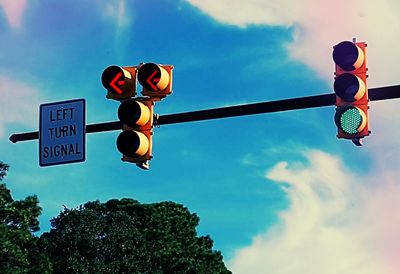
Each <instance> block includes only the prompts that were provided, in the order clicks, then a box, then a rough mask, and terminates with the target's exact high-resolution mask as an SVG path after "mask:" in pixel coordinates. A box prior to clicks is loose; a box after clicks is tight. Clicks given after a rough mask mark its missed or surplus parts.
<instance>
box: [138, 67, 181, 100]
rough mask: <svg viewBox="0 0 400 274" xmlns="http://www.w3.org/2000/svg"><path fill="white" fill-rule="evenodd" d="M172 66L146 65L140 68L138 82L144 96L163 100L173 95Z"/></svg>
mask: <svg viewBox="0 0 400 274" xmlns="http://www.w3.org/2000/svg"><path fill="white" fill-rule="evenodd" d="M173 68H174V67H173V66H172V65H160V64H154V63H145V64H141V65H139V66H138V73H137V74H138V81H139V83H140V84H141V85H142V86H143V90H142V95H143V96H148V97H150V98H153V99H154V100H158V101H159V100H161V99H163V98H164V97H166V96H167V95H169V94H171V93H172V70H173Z"/></svg>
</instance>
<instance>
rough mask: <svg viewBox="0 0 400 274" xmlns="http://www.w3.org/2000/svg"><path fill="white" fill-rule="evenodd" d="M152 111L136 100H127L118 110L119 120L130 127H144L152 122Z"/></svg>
mask: <svg viewBox="0 0 400 274" xmlns="http://www.w3.org/2000/svg"><path fill="white" fill-rule="evenodd" d="M150 115H151V113H150V109H149V108H148V107H147V106H146V105H145V104H143V103H141V102H139V101H135V100H127V101H124V102H122V103H121V105H120V106H119V108H118V118H119V120H120V121H121V122H122V123H123V124H125V125H127V126H130V127H134V126H143V125H145V124H146V123H148V122H149V120H150Z"/></svg>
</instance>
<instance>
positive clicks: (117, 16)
mask: <svg viewBox="0 0 400 274" xmlns="http://www.w3.org/2000/svg"><path fill="white" fill-rule="evenodd" d="M104 11H105V14H106V16H108V17H109V18H110V19H112V20H114V21H115V23H116V27H117V30H123V29H125V28H126V27H127V26H129V24H130V23H131V20H130V17H129V15H128V12H127V8H126V2H125V0H116V1H111V2H109V3H107V4H106V6H105V9H104Z"/></svg>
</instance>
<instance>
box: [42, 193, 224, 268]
mask: <svg viewBox="0 0 400 274" xmlns="http://www.w3.org/2000/svg"><path fill="white" fill-rule="evenodd" d="M198 223H199V218H198V217H197V215H196V214H191V213H190V212H189V211H188V209H187V208H185V207H184V206H182V205H179V204H176V203H173V202H161V203H155V204H140V203H139V202H138V201H136V200H133V199H121V200H116V199H113V200H109V201H108V202H106V203H100V202H99V201H95V202H88V203H86V204H84V205H83V206H80V207H79V208H75V209H67V208H65V209H64V211H62V212H61V213H60V214H59V216H57V217H56V218H54V219H52V220H51V225H52V229H51V230H50V232H48V233H44V234H43V235H42V236H41V244H42V246H43V247H44V250H45V251H46V253H47V254H48V255H49V257H50V259H51V261H52V263H53V267H54V271H55V272H56V273H152V274H153V273H213V274H214V273H231V272H230V271H229V270H227V268H226V267H225V265H224V263H223V260H222V255H221V253H220V252H218V251H213V250H212V245H213V242H212V240H211V238H210V237H209V236H205V237H197V236H196V235H197V233H196V226H197V225H198Z"/></svg>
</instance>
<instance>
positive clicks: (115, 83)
mask: <svg viewBox="0 0 400 274" xmlns="http://www.w3.org/2000/svg"><path fill="white" fill-rule="evenodd" d="M121 76H122V72H118V73H117V75H115V77H114V78H113V79H112V80H111V82H110V87H112V88H113V89H114V90H115V91H116V92H117V93H118V94H122V93H123V91H122V90H121V89H120V88H119V87H118V86H123V85H124V84H125V81H124V80H118V79H119V78H120V77H121Z"/></svg>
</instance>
